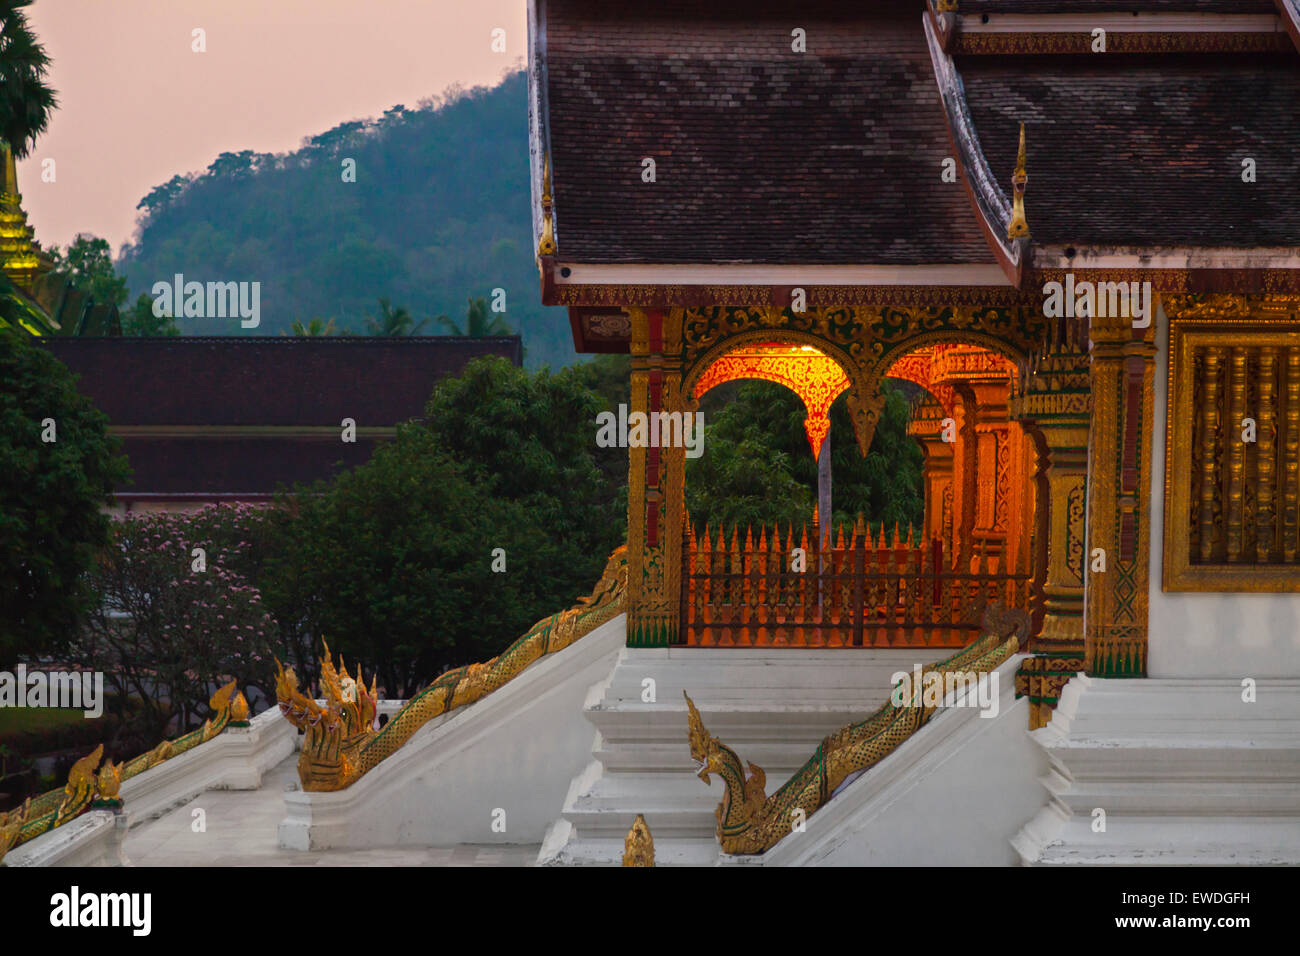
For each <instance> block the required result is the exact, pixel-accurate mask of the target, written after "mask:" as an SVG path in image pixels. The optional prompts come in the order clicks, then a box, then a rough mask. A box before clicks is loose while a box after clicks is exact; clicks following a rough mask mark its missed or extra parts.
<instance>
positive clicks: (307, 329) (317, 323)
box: [280, 317, 340, 338]
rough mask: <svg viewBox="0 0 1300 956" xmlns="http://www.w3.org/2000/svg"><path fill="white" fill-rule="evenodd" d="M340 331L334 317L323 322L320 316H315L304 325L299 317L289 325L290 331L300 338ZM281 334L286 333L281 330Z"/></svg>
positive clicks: (336, 333) (335, 333)
mask: <svg viewBox="0 0 1300 956" xmlns="http://www.w3.org/2000/svg"><path fill="white" fill-rule="evenodd" d="M339 331H340V330H339V328H338V326H336V325H335V324H334V319H333V318H332V317H331V318H330V319H329V320H328V321H326V322H322V321H321V320H320V319H319V318H313V319H312V320H311V321H310V322H308V323H307V324H306V325H303V324H302V322H301V321H299V320H298V319H294V321H293V323H292V324H291V325H290V326H289V333H290V334H292V335H294V336H297V337H299V338H302V337H315V336H326V335H338V334H339ZM280 334H281V335H284V334H285V333H284V332H281V333H280Z"/></svg>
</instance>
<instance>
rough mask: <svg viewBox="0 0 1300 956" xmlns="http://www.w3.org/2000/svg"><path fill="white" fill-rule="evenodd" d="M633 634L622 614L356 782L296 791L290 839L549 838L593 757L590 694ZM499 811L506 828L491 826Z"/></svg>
mask: <svg viewBox="0 0 1300 956" xmlns="http://www.w3.org/2000/svg"><path fill="white" fill-rule="evenodd" d="M626 639H627V618H626V616H625V615H622V614H620V615H619V616H618V617H616V618H615V619H614V620H612V621H609V622H608V623H606V624H604V625H602V626H601V627H599V628H597V629H596V630H595V631H592V632H591V633H590V634H588V635H586V636H585V637H583V638H582V639H581V640H579V641H577V642H576V643H574V644H573V645H571V646H570V647H567V648H565V649H564V650H562V651H560V652H558V653H556V654H552V655H550V656H548V657H544V658H542V659H541V660H540V661H537V662H536V663H534V664H533V665H532V666H530V667H528V668H527V669H525V670H524V672H523V673H522V674H520V675H519V676H518V677H516V678H515V679H514V680H512V681H510V682H509V683H508V684H506V685H505V686H503V687H501V688H499V689H498V690H496V691H494V692H493V693H491V694H489V695H488V696H487V697H484V698H483V699H482V700H479V701H477V702H476V703H474V704H471V705H470V706H468V707H465V708H462V709H459V710H455V711H452V712H451V713H450V714H445V715H443V716H442V717H439V718H437V719H435V720H432V721H430V722H429V723H428V724H426V725H425V726H424V727H421V728H420V730H419V731H417V732H416V734H415V735H414V736H413V737H412V738H411V739H410V740H408V741H407V742H406V744H405V745H404V746H403V747H401V748H400V749H399V750H398V751H397V752H396V753H394V754H393V755H392V756H391V757H389V758H388V759H387V760H385V761H383V762H382V763H380V764H379V765H378V766H377V767H375V769H374V770H372V771H371V772H370V773H368V774H366V775H365V776H364V777H362V778H361V779H360V780H358V781H357V782H356V783H354V784H353V785H352V786H350V787H348V788H347V789H345V790H339V791H337V792H334V793H307V792H302V791H290V792H288V793H286V794H285V797H284V800H285V818H284V820H283V821H282V822H281V824H280V846H282V847H284V848H286V849H294V850H319V849H326V848H329V847H354V848H370V847H383V846H429V847H442V846H455V845H456V844H460V843H475V844H483V843H510V844H527V843H541V842H542V837H543V835H544V834H545V832H546V829H547V827H548V826H549V825H550V824H551V822H552V821H554V820H555V819H556V817H558V816H559V815H560V810H561V808H562V806H563V804H564V797H565V794H566V793H567V792H568V788H569V782H570V781H571V780H572V779H573V778H574V776H576V775H577V774H578V772H579V771H580V770H581V769H582V768H583V767H584V766H586V765H587V763H588V762H589V761H590V760H591V745H592V728H591V724H590V723H588V722H587V720H586V718H585V716H584V714H583V702H584V701H585V699H586V696H587V691H588V689H589V688H590V687H591V686H592V685H593V684H596V683H599V682H600V681H603V680H605V679H607V678H608V676H609V674H610V672H611V671H612V670H613V668H614V664H615V662H616V660H617V659H618V653H619V651H620V650H621V649H622V647H623V645H624V644H625V643H626ZM498 808H499V809H501V810H504V811H505V830H504V832H501V831H498V830H494V829H493V826H492V824H493V811H494V810H497V809H498Z"/></svg>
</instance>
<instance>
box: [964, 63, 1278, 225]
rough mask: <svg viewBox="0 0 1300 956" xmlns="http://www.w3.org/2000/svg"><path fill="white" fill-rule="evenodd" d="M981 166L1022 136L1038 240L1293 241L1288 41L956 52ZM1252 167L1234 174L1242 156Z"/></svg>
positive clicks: (998, 164) (1003, 162) (1012, 149)
mask: <svg viewBox="0 0 1300 956" xmlns="http://www.w3.org/2000/svg"><path fill="white" fill-rule="evenodd" d="M957 67H958V69H959V70H960V72H961V76H962V80H963V83H964V85H965V90H966V102H967V104H968V106H969V109H970V115H971V118H972V119H973V121H974V124H975V129H976V131H977V133H978V136H979V141H980V146H981V148H982V151H983V153H984V156H985V157H986V159H987V161H988V164H989V167H990V168H991V169H993V170H998V169H1004V168H1008V166H1009V164H1013V163H1014V162H1015V158H1016V147H1017V136H1018V131H1019V125H1018V124H1019V122H1020V121H1022V120H1023V121H1024V123H1025V126H1026V131H1027V138H1028V170H1029V185H1028V189H1027V191H1026V196H1025V209H1026V214H1027V218H1028V221H1029V229H1030V232H1031V234H1032V236H1033V240H1034V243H1035V244H1039V245H1041V244H1073V245H1079V244H1090V245H1131V246H1150V245H1160V246H1209V247H1216V246H1226V247H1261V246H1262V247H1267V246H1295V245H1300V64H1298V63H1297V60H1296V57H1295V55H1294V54H1281V55H1258V54H1256V55H1250V56H1244V55H1225V54H1170V55H1165V56H1159V57H1155V56H1125V55H1121V54H1107V55H1106V56H1104V57H1085V56H1075V57H1030V56H1021V57H975V56H972V57H960V58H958V61H957ZM1247 158H1249V159H1253V160H1254V161H1255V171H1256V181H1255V182H1254V183H1247V182H1243V181H1242V175H1241V174H1242V170H1243V167H1242V161H1243V160H1244V159H1247Z"/></svg>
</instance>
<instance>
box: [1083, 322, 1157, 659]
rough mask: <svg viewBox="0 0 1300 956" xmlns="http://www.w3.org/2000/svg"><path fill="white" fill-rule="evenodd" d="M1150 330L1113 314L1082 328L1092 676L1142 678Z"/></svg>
mask: <svg viewBox="0 0 1300 956" xmlns="http://www.w3.org/2000/svg"><path fill="white" fill-rule="evenodd" d="M1154 329H1155V323H1154V322H1152V323H1151V326H1150V327H1148V328H1146V329H1136V328H1134V327H1133V325H1132V322H1131V321H1130V320H1129V319H1127V318H1123V317H1120V316H1113V317H1106V318H1100V317H1094V318H1093V319H1092V325H1091V328H1090V331H1089V336H1090V338H1091V340H1092V354H1091V362H1090V365H1089V372H1090V381H1091V385H1092V417H1091V420H1090V428H1089V442H1088V515H1087V542H1086V545H1085V551H1084V575H1085V577H1084V667H1085V669H1086V670H1087V672H1088V673H1089V674H1090V675H1093V676H1100V677H1145V676H1146V664H1147V607H1148V592H1147V588H1148V578H1149V574H1150V565H1149V556H1150V551H1151V527H1150V519H1149V515H1148V507H1149V503H1150V502H1149V497H1150V488H1151V435H1152V428H1153V427H1154V422H1153V421H1152V400H1153V392H1152V378H1153V376H1154V374H1155V343H1154V336H1153V333H1154ZM1103 562H1104V564H1103ZM1094 566H1095V569H1094ZM1103 567H1104V570H1102V568H1103Z"/></svg>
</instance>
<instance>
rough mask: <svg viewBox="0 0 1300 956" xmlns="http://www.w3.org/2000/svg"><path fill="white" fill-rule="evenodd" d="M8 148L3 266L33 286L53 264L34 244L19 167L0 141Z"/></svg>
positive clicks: (0, 215) (0, 250) (0, 223)
mask: <svg viewBox="0 0 1300 956" xmlns="http://www.w3.org/2000/svg"><path fill="white" fill-rule="evenodd" d="M0 149H3V151H4V166H5V173H4V175H5V181H4V190H3V192H0V269H3V270H4V273H5V275H7V276H8V277H9V278H10V279H12V280H13V282H14V284H15V285H18V286H21V287H23V288H25V289H30V288H31V286H32V283H33V282H34V281H35V280H36V279H37V278H39V277H40V276H41V275H42V274H44V273H46V272H48V271H49V270H50V267H51V265H52V263H50V262H49V260H48V259H47V258H46V257H45V256H43V255H40V254H38V251H37V249H36V248H35V247H34V246H33V244H32V230H31V228H30V227H29V226H28V225H27V213H25V212H23V207H22V198H23V197H22V196H21V195H19V193H18V167H17V164H16V163H15V161H14V152H13V150H12V149H10V148H9V144H8V143H5V142H0Z"/></svg>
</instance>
